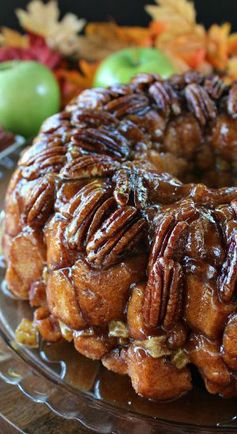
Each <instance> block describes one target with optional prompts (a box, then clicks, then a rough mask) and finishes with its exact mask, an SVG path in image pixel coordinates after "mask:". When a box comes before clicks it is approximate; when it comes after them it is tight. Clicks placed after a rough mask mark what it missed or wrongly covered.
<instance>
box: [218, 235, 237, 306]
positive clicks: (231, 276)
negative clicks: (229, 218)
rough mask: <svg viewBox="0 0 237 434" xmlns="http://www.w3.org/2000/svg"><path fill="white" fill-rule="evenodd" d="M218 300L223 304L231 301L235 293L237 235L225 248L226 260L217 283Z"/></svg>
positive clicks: (236, 283)
mask: <svg viewBox="0 0 237 434" xmlns="http://www.w3.org/2000/svg"><path fill="white" fill-rule="evenodd" d="M218 289H219V294H220V298H221V300H222V301H224V302H225V303H229V302H231V301H233V297H234V296H236V293H237V235H236V234H234V235H233V237H232V239H231V242H230V243H229V246H228V248H227V254H226V259H225V262H224V264H223V267H222V270H221V275H220V277H219V281H218Z"/></svg>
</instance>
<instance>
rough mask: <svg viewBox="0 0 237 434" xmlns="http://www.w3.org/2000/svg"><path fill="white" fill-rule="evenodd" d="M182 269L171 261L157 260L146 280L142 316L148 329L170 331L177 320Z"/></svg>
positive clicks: (179, 307) (179, 309)
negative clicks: (157, 328)
mask: <svg viewBox="0 0 237 434" xmlns="http://www.w3.org/2000/svg"><path fill="white" fill-rule="evenodd" d="M182 277H183V272H182V267H181V265H180V264H179V263H178V262H174V261H173V260H172V259H168V258H159V259H158V260H157V261H156V262H155V264H154V266H153V268H152V270H151V272H150V274H149V278H148V283H147V286H146V289H145V295H144V305H143V315H144V320H145V322H146V324H147V326H148V327H157V326H159V325H163V326H164V327H165V328H167V329H170V328H171V327H172V326H173V325H174V324H175V322H176V321H177V320H178V318H179V316H180V311H181V301H182Z"/></svg>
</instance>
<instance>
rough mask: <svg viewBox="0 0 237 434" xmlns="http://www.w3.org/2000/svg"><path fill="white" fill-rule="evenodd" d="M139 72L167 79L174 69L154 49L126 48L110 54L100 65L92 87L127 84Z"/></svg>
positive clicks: (159, 52) (162, 54)
mask: <svg viewBox="0 0 237 434" xmlns="http://www.w3.org/2000/svg"><path fill="white" fill-rule="evenodd" d="M141 72H149V73H156V74H160V76H161V77H162V78H168V77H170V76H171V75H172V74H174V73H175V68H174V66H173V65H172V63H171V61H170V60H169V59H168V57H167V56H166V55H165V54H164V53H162V52H161V51H160V50H158V49H156V48H127V49H124V50H121V51H117V52H116V53H113V54H111V55H110V56H109V57H107V58H106V59H105V60H104V61H103V62H102V63H101V64H100V66H99V68H98V70H97V72H96V75H95V80H94V86H95V87H106V86H111V85H113V84H117V83H122V84H125V83H129V81H130V80H131V78H132V77H134V75H136V74H139V73H141Z"/></svg>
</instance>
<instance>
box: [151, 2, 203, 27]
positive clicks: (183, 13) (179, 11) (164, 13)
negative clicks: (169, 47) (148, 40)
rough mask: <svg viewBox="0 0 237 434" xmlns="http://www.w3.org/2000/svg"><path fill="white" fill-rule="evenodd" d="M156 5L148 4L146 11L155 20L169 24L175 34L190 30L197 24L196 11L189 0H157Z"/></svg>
mask: <svg viewBox="0 0 237 434" xmlns="http://www.w3.org/2000/svg"><path fill="white" fill-rule="evenodd" d="M156 3H157V6H156V5H148V6H146V11H147V12H148V13H149V14H150V15H151V17H152V19H153V21H158V22H163V23H166V24H167V27H168V30H169V31H170V32H171V33H174V34H182V33H185V32H190V31H192V29H193V28H194V27H195V25H196V12H195V8H194V5H193V3H192V2H190V1H188V0H156Z"/></svg>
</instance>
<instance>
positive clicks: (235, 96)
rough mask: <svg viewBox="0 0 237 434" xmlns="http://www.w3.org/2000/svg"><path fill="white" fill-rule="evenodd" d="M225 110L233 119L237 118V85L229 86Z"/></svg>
mask: <svg viewBox="0 0 237 434" xmlns="http://www.w3.org/2000/svg"><path fill="white" fill-rule="evenodd" d="M227 110H228V113H229V114H230V115H231V116H232V117H233V118H234V119H236V118H237V83H234V84H233V85H232V86H231V89H230V92H229V96H228V100H227Z"/></svg>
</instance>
